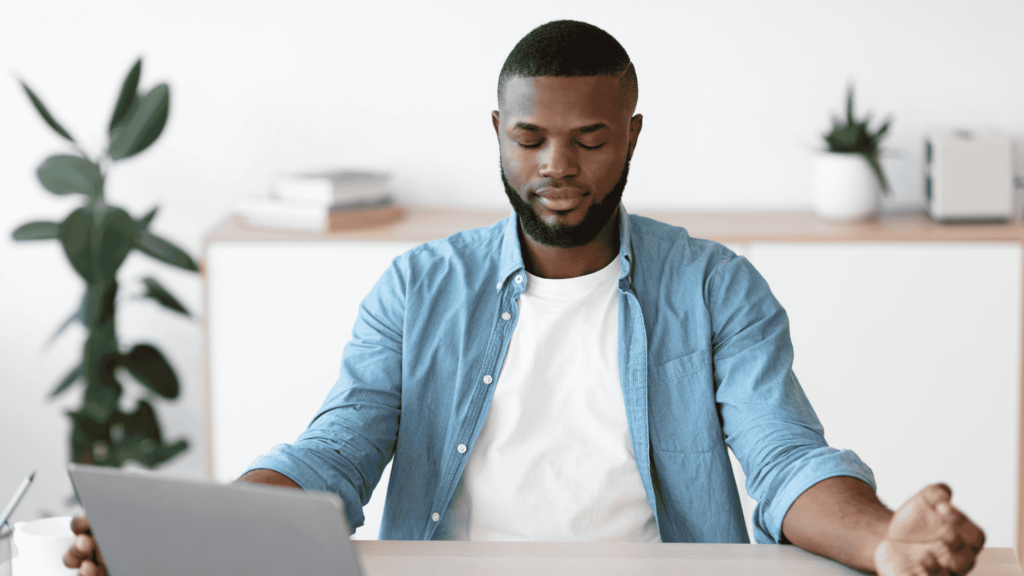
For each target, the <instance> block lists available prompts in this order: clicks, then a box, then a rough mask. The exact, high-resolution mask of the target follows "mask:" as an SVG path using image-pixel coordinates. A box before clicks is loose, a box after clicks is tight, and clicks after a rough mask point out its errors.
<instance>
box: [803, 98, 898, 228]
mask: <svg viewBox="0 0 1024 576" xmlns="http://www.w3.org/2000/svg"><path fill="white" fill-rule="evenodd" d="M868 122H870V114H868V115H867V116H865V117H864V119H863V120H858V119H856V118H854V116H853V85H850V86H849V88H848V89H847V97H846V120H845V122H844V121H843V120H841V119H840V118H839V117H837V116H833V118H832V131H831V132H829V133H827V134H824V137H825V143H826V144H827V145H828V151H827V152H826V153H824V154H819V155H817V156H816V157H815V159H814V169H813V173H812V177H811V193H812V196H813V199H814V211H815V213H816V214H817V215H818V216H821V217H822V218H827V219H830V220H863V219H866V218H870V217H872V216H874V215H876V214H877V212H878V205H879V199H880V197H881V195H882V194H889V193H890V190H889V185H888V182H887V181H886V179H885V173H883V172H882V166H881V165H880V164H879V163H878V155H879V142H880V141H881V139H882V137H883V136H884V135H885V133H886V131H887V130H888V129H889V125H890V124H891V123H892V121H891V120H889V119H887V120H885V121H884V122H883V123H882V125H881V126H880V127H879V128H878V130H876V131H875V132H874V133H872V132H871V130H869V129H868Z"/></svg>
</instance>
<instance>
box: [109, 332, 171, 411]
mask: <svg viewBox="0 0 1024 576" xmlns="http://www.w3.org/2000/svg"><path fill="white" fill-rule="evenodd" d="M121 365H122V366H124V367H125V368H127V369H128V371H129V372H131V374H132V376H133V377H134V378H135V379H136V380H138V381H139V383H140V384H142V385H143V386H145V387H146V388H149V389H150V390H152V391H153V392H155V393H157V394H159V395H161V396H163V397H164V398H177V397H178V393H179V391H180V389H179V387H178V377H177V375H175V374H174V369H173V368H171V365H170V364H168V363H167V359H166V358H164V356H163V354H161V353H160V351H159V350H157V349H156V348H154V347H152V346H150V345H148V344H139V345H138V346H136V347H134V348H132V349H131V351H130V352H128V354H125V355H124V356H122V357H121Z"/></svg>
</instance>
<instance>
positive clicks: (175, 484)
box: [68, 464, 359, 576]
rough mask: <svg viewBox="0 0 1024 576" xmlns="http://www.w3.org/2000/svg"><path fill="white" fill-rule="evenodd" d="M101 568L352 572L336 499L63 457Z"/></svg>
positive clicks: (157, 574)
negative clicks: (103, 564) (102, 564)
mask: <svg viewBox="0 0 1024 576" xmlns="http://www.w3.org/2000/svg"><path fill="white" fill-rule="evenodd" d="M68 473H69V475H70V476H71V481H72V483H73V484H74V486H75V491H76V492H77V493H78V497H79V499H80V500H81V502H82V505H83V506H84V507H85V511H86V516H87V517H88V518H89V523H90V525H91V526H92V532H93V536H94V537H95V538H96V542H97V545H98V546H99V548H100V550H101V551H102V553H103V557H104V561H105V562H106V564H107V570H108V572H109V573H110V574H111V576H129V575H135V574H147V575H151V576H163V575H168V576H170V575H174V576H180V575H181V574H195V575H200V574H211V575H212V574H217V575H225V576H227V575H236V574H237V575H243V574H244V575H246V576H263V575H266V576H271V575H274V576H277V575H280V574H316V575H324V574H335V575H340V576H358V575H359V565H358V563H357V562H356V558H355V555H354V554H353V551H352V547H351V546H350V544H349V541H348V534H349V532H348V529H347V527H346V525H345V520H344V516H343V514H342V503H341V500H340V499H339V498H338V497H337V496H335V495H333V494H322V493H308V492H303V491H301V490H296V489H292V488H278V487H274V486H262V485H254V484H247V483H238V484H231V485H219V484H214V483H210V482H203V481H195V480H182V479H176V478H166V477H161V476H154V475H146V474H137V473H131V472H129V473H125V472H121V471H117V470H112V469H109V468H102V467H96V466H83V465H76V464H70V465H68Z"/></svg>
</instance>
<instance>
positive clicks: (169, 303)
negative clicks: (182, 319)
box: [142, 278, 192, 317]
mask: <svg viewBox="0 0 1024 576" xmlns="http://www.w3.org/2000/svg"><path fill="white" fill-rule="evenodd" d="M142 281H143V282H145V284H146V294H145V297H147V298H152V299H153V300H156V301H157V302H159V303H160V304H161V305H162V306H164V307H165V308H169V309H171V310H174V311H175V312H177V313H179V314H184V315H185V316H189V317H191V316H192V315H191V314H189V313H188V310H186V309H185V307H184V306H182V305H181V302H179V301H178V299H177V298H175V297H174V296H171V293H170V292H168V291H167V290H166V289H165V288H164V287H163V286H161V285H160V283H159V282H157V281H156V279H155V278H143V279H142Z"/></svg>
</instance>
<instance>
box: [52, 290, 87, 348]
mask: <svg viewBox="0 0 1024 576" xmlns="http://www.w3.org/2000/svg"><path fill="white" fill-rule="evenodd" d="M85 306H86V300H85V298H83V299H82V303H81V304H79V305H78V310H75V312H74V313H73V314H72V315H71V316H69V317H68V319H67V320H65V321H64V323H63V324H61V325H60V328H57V330H56V331H55V332H54V333H53V335H52V336H50V339H49V340H47V341H46V345H47V346H49V345H50V344H53V343H54V342H55V341H56V340H57V338H58V337H59V336H60V335H61V334H63V333H64V331H65V330H67V329H68V326H71V324H73V323H74V322H75V321H76V320H77V321H79V322H82V323H84V322H85V318H84V316H83V314H82V313H83V311H84V309H85Z"/></svg>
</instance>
